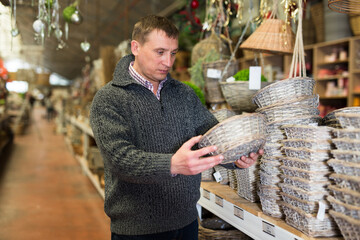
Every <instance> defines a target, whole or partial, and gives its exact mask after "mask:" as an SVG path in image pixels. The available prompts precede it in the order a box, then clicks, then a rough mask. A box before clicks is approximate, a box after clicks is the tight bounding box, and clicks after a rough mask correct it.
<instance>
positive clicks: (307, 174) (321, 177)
mask: <svg viewBox="0 0 360 240" xmlns="http://www.w3.org/2000/svg"><path fill="white" fill-rule="evenodd" d="M280 169H281V170H282V171H283V173H284V174H285V175H286V176H291V177H297V178H302V179H306V180H308V181H316V182H321V181H327V180H328V175H329V174H330V172H329V171H324V172H312V171H307V170H303V169H300V168H293V167H286V166H281V167H280Z"/></svg>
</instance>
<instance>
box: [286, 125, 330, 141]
mask: <svg viewBox="0 0 360 240" xmlns="http://www.w3.org/2000/svg"><path fill="white" fill-rule="evenodd" d="M283 129H284V131H285V134H286V137H287V138H288V139H305V140H307V139H308V140H319V141H321V140H329V139H331V138H332V135H331V130H332V129H331V128H330V127H326V126H309V125H296V124H291V125H283Z"/></svg>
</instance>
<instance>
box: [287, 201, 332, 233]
mask: <svg viewBox="0 0 360 240" xmlns="http://www.w3.org/2000/svg"><path fill="white" fill-rule="evenodd" d="M281 207H282V209H283V210H284V213H285V215H286V218H285V221H286V223H288V224H289V225H291V226H293V227H295V228H297V229H299V230H300V231H302V232H303V233H305V234H306V235H308V236H310V237H332V236H338V235H339V231H338V229H337V226H336V223H335V221H334V220H333V219H332V218H331V217H330V216H329V214H325V217H324V219H323V220H319V219H318V218H316V215H313V214H307V213H306V212H304V211H303V210H301V209H299V208H296V207H294V206H292V205H290V204H287V203H285V202H282V203H281Z"/></svg>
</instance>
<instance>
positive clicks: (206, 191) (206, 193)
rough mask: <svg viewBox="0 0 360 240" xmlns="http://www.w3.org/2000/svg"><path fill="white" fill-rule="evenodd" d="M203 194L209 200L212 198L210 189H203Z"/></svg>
mask: <svg viewBox="0 0 360 240" xmlns="http://www.w3.org/2000/svg"><path fill="white" fill-rule="evenodd" d="M203 196H204V198H206V199H207V200H210V192H209V191H208V190H205V189H203Z"/></svg>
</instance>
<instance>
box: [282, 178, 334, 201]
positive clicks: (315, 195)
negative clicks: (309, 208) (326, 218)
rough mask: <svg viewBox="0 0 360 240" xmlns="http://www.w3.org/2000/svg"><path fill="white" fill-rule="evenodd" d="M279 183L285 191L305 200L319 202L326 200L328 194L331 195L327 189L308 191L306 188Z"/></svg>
mask: <svg viewBox="0 0 360 240" xmlns="http://www.w3.org/2000/svg"><path fill="white" fill-rule="evenodd" d="M279 185H280V187H281V190H282V191H283V192H284V193H286V194H288V195H291V196H294V197H296V198H299V199H301V200H304V201H309V202H318V201H321V200H325V199H326V196H328V195H329V193H328V192H326V191H320V192H315V191H306V190H304V189H301V188H298V187H295V186H293V185H290V184H286V183H280V184H279Z"/></svg>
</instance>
